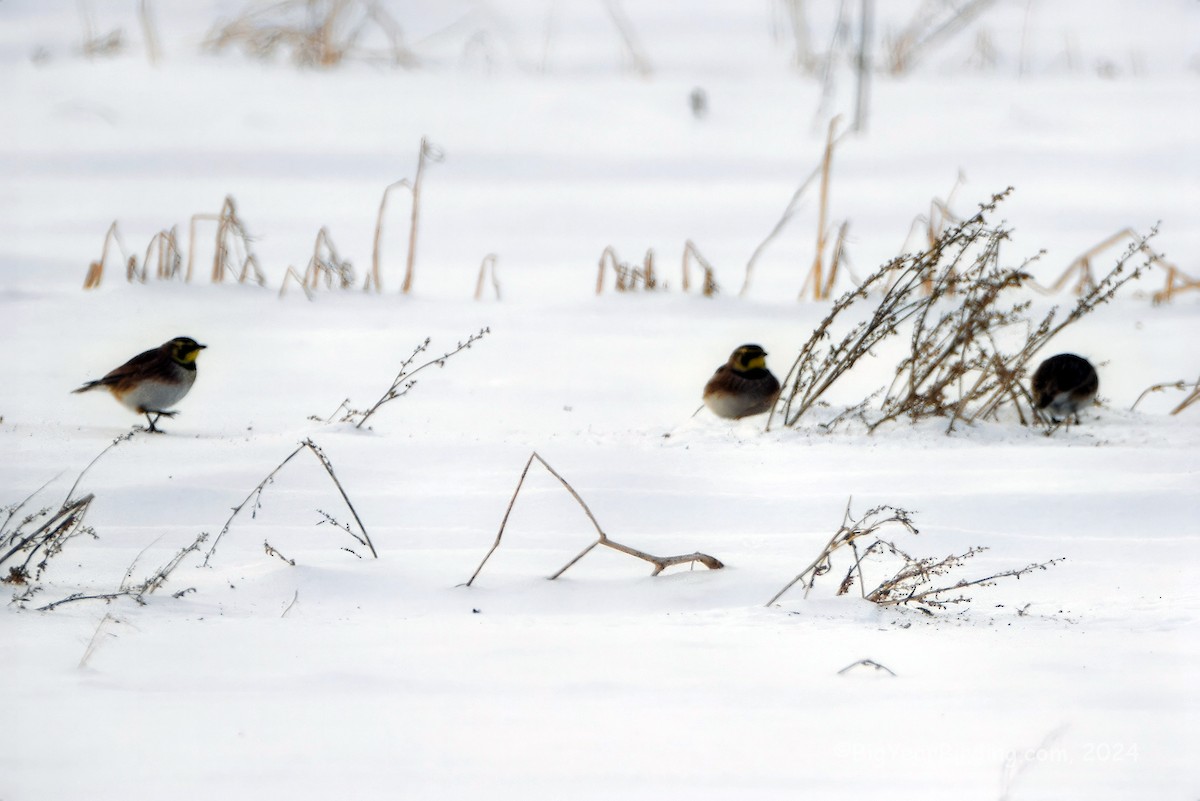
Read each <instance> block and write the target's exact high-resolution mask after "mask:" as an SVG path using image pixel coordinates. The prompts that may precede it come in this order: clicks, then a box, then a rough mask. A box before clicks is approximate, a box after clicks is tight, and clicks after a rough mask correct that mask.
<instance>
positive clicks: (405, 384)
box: [327, 328, 492, 428]
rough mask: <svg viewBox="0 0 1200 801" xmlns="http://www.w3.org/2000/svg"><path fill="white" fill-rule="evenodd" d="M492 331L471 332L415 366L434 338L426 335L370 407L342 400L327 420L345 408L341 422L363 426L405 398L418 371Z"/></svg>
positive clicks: (440, 362) (441, 362)
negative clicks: (351, 406) (374, 416)
mask: <svg viewBox="0 0 1200 801" xmlns="http://www.w3.org/2000/svg"><path fill="white" fill-rule="evenodd" d="M491 332H492V331H491V329H490V328H481V329H480V330H479V332H478V333H475V334H471V335H470V336H469V337H467V339H466V341H465V342H459V343H458V344H457V345H455V346H454V348H453V349H452V350H449V351H447V352H446V353H443V354H442V355H441V356H438V357H437V358H436V359H430V360H429V361H427V362H425V363H424V364H421V365H419V366H417V367H413V366H412V365H413V363H414V362H416V360H417V357H418V356H420V355H421V354H422V353H424V352H425V351H427V350H428V349H429V343H430V342H431V341H432V340H430V339H429V337H426V338H425V341H424V342H422V343H421V344H420V345H417V346H416V347H415V348H413V352H412V353H410V354H409V355H408V357H407V358H405V360H404V361H402V362H401V363H400V371H399V372H397V373H396V377H395V378H393V379H392V385H391V386H390V387H388V388H387V390H385V391H384V393H383V394H382V395H380V396H379V400H377V401H375V403H374V404H372V405H371V406H370V408H368V409H366V410H361V409H352V408H350V406H349V403H350V402H349V400H346V401H343V402H342V405H341V406H339V407H338V410H337V411H336V412H334V413H333V415H330V417H329V418H327V422H328V421H330V420H332V419H333V418H334V417H336V416H337V414H338V412H341V411H343V410H345V414H344V415H343V416H342V417H341V418H339V422H342V423H354V427H355V428H362V427H363V424H364V423H366V422H367V420H369V419H370V418H371V416H372V415H373V414H375V412H377V411H379V409H380V407H382V406H384V405H385V404H387V403H390V402H392V401H394V400H396V399H397V398H403V397H404V396H405V395H407V394H408V393H409V390H411V389H412V388H413V387H414V386H415V385H416V383H417V382H416V379H414V378H413V376H415V375H416V374H417V373H419V372H421V371H422V370H424V369H425V368H426V367H432V366H433V365H435V364H436V365H437V366H438V367H445V366H446V360H447V359H449V358H450V357H452V356H455V355H457V354H459V353H461V352H462V351H464V350H469V349H470V348H471V346H472V345H474V344H475V343H476V342H478V341H479V340H481V339H483V338H484V337H485V336H487V335H488V334H490V333H491Z"/></svg>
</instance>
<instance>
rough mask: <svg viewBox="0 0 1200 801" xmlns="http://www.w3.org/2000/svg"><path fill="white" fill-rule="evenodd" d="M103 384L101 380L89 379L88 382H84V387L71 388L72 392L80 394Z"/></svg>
mask: <svg viewBox="0 0 1200 801" xmlns="http://www.w3.org/2000/svg"><path fill="white" fill-rule="evenodd" d="M101 385H102V383H101V382H100V381H89V382H87V383H86V384H84V385H83V386H82V387H80V388H79V389H73V390H71V394H72V395H78V394H79V393H80V392H87V391H88V390H89V389H95V388H96V387H98V386H101Z"/></svg>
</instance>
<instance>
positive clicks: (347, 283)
mask: <svg viewBox="0 0 1200 801" xmlns="http://www.w3.org/2000/svg"><path fill="white" fill-rule="evenodd" d="M290 281H295V282H296V283H298V284H300V287H301V288H302V289H303V290H304V295H305V297H307V298H308V299H309V300H312V297H313V295H312V293H313V290H316V289H320V288H321V285H322V284H324V285H325V288H326V289H333V287H334V285H335V284H336V285H337V288H338V289H349V288H350V287H351V286H353V285H354V265H352V264H351V263H350V262H349V261H347V260H344V259H342V257H341V256H339V255H338V252H337V247H336V246H335V245H334V244H333V238H332V237H330V236H329V229H327V228H325V227H322V228H321V230H320V231H318V232H317V239H316V241H315V242H314V243H313V254H312V257H311V258H309V260H308V267H307V268H305V270H304V275H300V274H299V273H297V272H296V268H294V267H291V266H289V267H288V269H287V273H285V274H284V276H283V284H282V285H281V286H280V287H279V297H283V296H284V294H285V293H286V292H287V287H288V283H289V282H290Z"/></svg>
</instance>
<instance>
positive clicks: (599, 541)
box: [465, 451, 725, 587]
mask: <svg viewBox="0 0 1200 801" xmlns="http://www.w3.org/2000/svg"><path fill="white" fill-rule="evenodd" d="M534 461H537V462H538V464H540V465H541V466H542V467H544V468H546V471H547V472H549V473H550V475H552V476H554V477H555V478H556V479H558V482H559V483H560V484H562V485H563V487H564V488H565V489H566V490H567V492H569V493H570V494H571V497H572V498H574V499H575V502H576V503H578V504H579V507H580V508H581V509H583V513H584V514H585V515H587V519H588V520H589V521H590V522H591V524H592V527H593V528H594V529H595V530H596V541H595V542H593V543H592V544H591V545H589V546H587V547H586V548H584V549H583V550H582V551H581V552H580V553H579V554H578V555H577V556H576V557H575V558H574V559H572V560H571V561H569V562H567V563H566V564H565V565H564V566H563V567H561V568H559V570H558V571H556V572H555V573H554V574H553V575H551V576H549V577H548V578H549V579H550V580H551V581H553V580H554V579H556V578H558V577H559V576H561V575H562V574H563V573H565V572H567V570H568V569H569V568H570V567H571V566H573V565H574V564H575V563H576V562H578V561H579V560H580V559H582V558H583V557H585V556H587V555H588V554H589V553H591V552H592V550H593V549H594V548H595V547H596V546H598V545H604V546H606V547H609V548H612V549H613V550H616V551H620V552H621V553H624V554H629V555H630V556H633V557H636V558H638V559H641V560H642V561H644V562H649V563H650V564H651V565H653V566H654V570H653V572H652V573H651V574H650V575H652V576H657V575H658V574H659V573H661V572H663V571H664V570H666V569H667V568H668V567H672V566H674V565H685V564H694V563H696V562H699V563H700V564H702V565H704V566H705V567H707V568H708V569H709V570H720V569H721V568H723V567H724V566H725V565H724V564H723V563H722V562H721V561H720V560H718V559H715V558H713V557H711V556H709V555H708V554H703V553H700V552H699V551H697V552H696V553H690V554H683V555H681V556H652V555H650V554H648V553H645V552H644V551H639V550H637V549H636V548H630V547H629V546H628V545H622V544H621V543H619V542H615V541H613V540H611V539H609V537H608V535H607V534H605V533H604V529H602V528H600V523H599V521H597V520H596V516H595V515H594V514H592V510H591V509H589V508H588V505H587V503H586V502H585V501H584V500H583V498H582V497H580V495H579V493H578V492H576V491H575V488H574V487H572V486H571V484H570V482H568V481H567V480H566V479H565V478H563V477H562V476H561V475H560V474H559V473H558V471H557V470H555V469H554V468H553V467H551V466H550V465H549V463H547V462H546V460H545V459H543V458H542V457H541V456H539V455H538V453H537V451H534V452H533V453H531V454H530V455H529V459H527V460H526V461H525V467H524V469H522V470H521V477H520V479H518V480H517V488H516V489H515V490H513V494H512V498H510V499H509V501H508V508H507V509H505V510H504V517H503V519H502V520H501V521H500V530H499V531H497V532H496V540H495V542H493V543H492V547H491V548H490V549H488V552H487V553H486V554H485V555H484V557H483V561H482V562H480V563H479V567H477V568H475V572H474V573H472V574H471V578H469V579H467V581H466V584H465V586H467V587H470V586H471V584H472V583H474V581H475V579H476V578H478V577H479V573H480V571H482V570H483V566H484V565H486V564H487V561H488V559H491V558H492V554H494V553H495V552H496V549H497V548H499V547H500V542H501V540H502V539H503V537H504V529H505V527H506V526H507V525H508V518H509V515H511V514H512V510H513V505H514V504H515V503H516V502H517V496H518V495H520V493H521V487H523V486H524V485H525V478H526V476H528V475H529V468H530V467H532V466H533V463H534Z"/></svg>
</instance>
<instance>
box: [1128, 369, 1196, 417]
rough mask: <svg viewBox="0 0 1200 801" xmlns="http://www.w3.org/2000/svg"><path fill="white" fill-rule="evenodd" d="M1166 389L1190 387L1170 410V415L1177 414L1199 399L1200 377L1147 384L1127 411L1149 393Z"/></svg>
mask: <svg viewBox="0 0 1200 801" xmlns="http://www.w3.org/2000/svg"><path fill="white" fill-rule="evenodd" d="M1166 389H1178V390H1186V389H1191V392H1190V393H1188V395H1187V396H1186V397H1185V398H1184V399H1183V401H1181V402H1180V404H1179V405H1178V406H1176V407H1175V408H1174V409H1172V410H1171V414H1172V415H1176V414H1179V413H1180V412H1182V411H1183V410H1184V409H1186V408H1188V407H1189V406H1191V405H1192V404H1194V403H1196V402H1197V401H1200V378H1197V379H1196V380H1195V381H1193V382H1190V383H1189V382H1187V381H1182V380H1181V381H1166V382H1164V383H1161V384H1154V385H1152V386H1149V387H1147V388H1146V389H1144V390H1142V394H1141V395H1138V397H1137V400H1135V401H1134V402H1133V405H1132V406H1130V407H1129V411H1131V412H1132V411H1133V410H1134V409H1136V408H1137V406H1138V404H1139V403H1141V402H1142V399H1143V398H1145V397H1146V396H1147V395H1149V394H1150V393H1152V392H1162V391H1163V390H1166Z"/></svg>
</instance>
